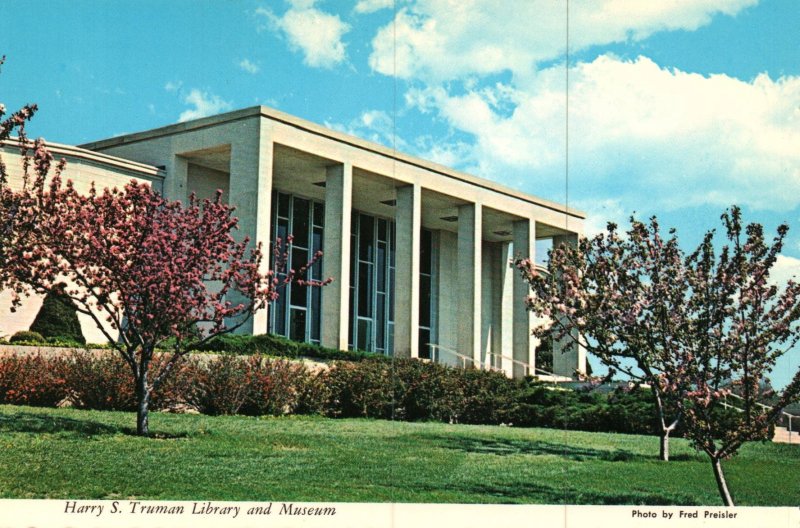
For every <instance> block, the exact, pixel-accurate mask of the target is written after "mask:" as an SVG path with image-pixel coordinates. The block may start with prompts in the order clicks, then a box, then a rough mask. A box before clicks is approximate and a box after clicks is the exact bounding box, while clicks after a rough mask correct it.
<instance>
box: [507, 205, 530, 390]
mask: <svg viewBox="0 0 800 528" xmlns="http://www.w3.org/2000/svg"><path fill="white" fill-rule="evenodd" d="M513 236H514V258H529V259H535V258H536V224H535V222H534V221H533V220H529V219H526V220H518V221H516V222H514V227H513ZM512 271H513V274H514V279H513V280H514V286H513V293H512V301H511V302H512V314H513V321H512V330H511V332H512V355H513V357H514V360H515V363H514V368H513V375H514V378H522V377H524V376H525V374H526V373H530V374H535V365H536V342H535V339H534V338H533V336H532V335H531V329H532V328H533V314H532V313H530V312H529V311H528V310H527V307H526V305H525V298H526V297H527V296H528V294H529V292H530V288H529V286H528V283H527V282H526V281H525V280H524V279H523V278H522V274H521V273H520V272H519V271H517V270H516V269H513V270H512ZM517 361H519V362H521V363H527V364H529V365H531V367H530V369H529V372H526V369H525V367H524V365H521V364H519V363H516V362H517Z"/></svg>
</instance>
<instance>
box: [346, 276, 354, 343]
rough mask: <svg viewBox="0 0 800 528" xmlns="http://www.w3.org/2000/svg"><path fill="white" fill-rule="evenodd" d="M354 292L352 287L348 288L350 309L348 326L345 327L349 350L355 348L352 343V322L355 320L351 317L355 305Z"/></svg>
mask: <svg viewBox="0 0 800 528" xmlns="http://www.w3.org/2000/svg"><path fill="white" fill-rule="evenodd" d="M355 291H356V289H355V288H353V287H351V288H350V309H349V310H348V312H349V318H348V319H347V321H348V325H347V344H348V345H350V348H355V347H356V344H355V343H354V342H353V321H355V320H356V318H355V316H354V315H353V314H355V312H356V305H355V296H356V294H355Z"/></svg>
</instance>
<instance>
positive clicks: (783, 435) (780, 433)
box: [772, 427, 800, 444]
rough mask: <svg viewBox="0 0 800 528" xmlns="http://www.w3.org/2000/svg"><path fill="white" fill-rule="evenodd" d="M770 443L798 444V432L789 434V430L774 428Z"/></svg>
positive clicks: (799, 439) (799, 441)
mask: <svg viewBox="0 0 800 528" xmlns="http://www.w3.org/2000/svg"><path fill="white" fill-rule="evenodd" d="M772 441H773V442H778V443H781V444H800V432H797V431H792V432H791V433H789V430H788V429H786V428H785V427H776V428H775V435H774V436H773V437H772Z"/></svg>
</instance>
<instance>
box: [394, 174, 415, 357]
mask: <svg viewBox="0 0 800 528" xmlns="http://www.w3.org/2000/svg"><path fill="white" fill-rule="evenodd" d="M396 210H397V216H396V218H395V240H396V242H395V288H394V355H395V356H396V357H412V358H415V357H419V251H420V231H421V229H422V194H421V188H420V186H419V185H418V184H413V185H407V186H405V187H400V188H398V189H397V208H396Z"/></svg>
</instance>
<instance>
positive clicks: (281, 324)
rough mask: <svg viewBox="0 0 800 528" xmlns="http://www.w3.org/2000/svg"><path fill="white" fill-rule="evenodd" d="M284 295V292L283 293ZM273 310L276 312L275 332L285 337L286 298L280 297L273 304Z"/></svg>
mask: <svg viewBox="0 0 800 528" xmlns="http://www.w3.org/2000/svg"><path fill="white" fill-rule="evenodd" d="M281 293H283V292H281ZM272 309H273V310H275V315H274V316H273V317H274V319H273V320H274V321H275V329H274V332H275V333H276V334H278V335H282V336H285V335H286V297H285V296H284V295H281V296H280V297H278V300H276V301H275V302H274V303H273V304H272Z"/></svg>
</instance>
